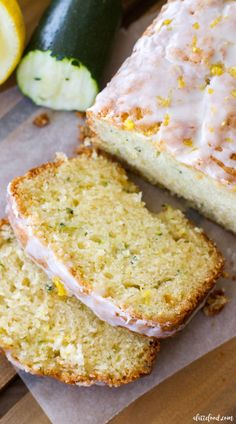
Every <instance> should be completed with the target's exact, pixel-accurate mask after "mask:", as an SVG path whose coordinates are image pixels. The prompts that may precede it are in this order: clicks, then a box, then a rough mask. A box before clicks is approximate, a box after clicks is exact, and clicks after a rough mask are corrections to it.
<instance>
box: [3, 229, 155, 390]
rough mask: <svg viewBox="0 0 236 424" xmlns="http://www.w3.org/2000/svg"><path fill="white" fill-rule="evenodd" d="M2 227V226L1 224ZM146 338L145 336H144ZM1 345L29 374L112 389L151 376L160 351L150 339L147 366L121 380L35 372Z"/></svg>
mask: <svg viewBox="0 0 236 424" xmlns="http://www.w3.org/2000/svg"><path fill="white" fill-rule="evenodd" d="M0 226H1V224H0ZM143 337H145V336H143ZM0 345H1V349H2V352H3V353H4V351H5V352H7V353H10V356H11V357H12V360H13V362H14V361H15V363H16V365H17V363H18V364H19V367H22V368H23V369H24V370H25V371H26V372H29V373H30V374H33V375H37V376H39V377H40V376H41V377H51V378H54V379H56V380H58V381H61V382H62V383H66V384H71V385H76V384H77V385H84V386H90V385H93V384H96V383H101V384H105V385H108V386H110V387H119V386H121V385H123V384H128V383H132V382H133V381H135V380H137V379H138V378H141V377H144V376H146V375H149V374H150V373H151V371H152V368H153V365H154V361H155V359H156V355H157V353H158V352H159V350H160V343H159V342H158V340H157V339H150V345H149V347H147V350H146V354H147V355H146V356H147V357H146V364H145V365H144V366H143V367H142V368H140V369H137V370H136V371H133V372H132V373H130V374H129V375H124V376H123V377H121V378H120V379H119V378H115V377H114V378H113V377H112V376H111V375H110V374H107V375H106V374H98V373H96V372H94V373H91V374H89V375H88V376H85V375H80V374H78V373H76V371H72V370H71V367H70V366H68V370H66V369H65V368H62V369H59V367H58V366H56V367H55V368H53V369H52V368H50V369H46V368H45V369H42V370H40V371H38V372H36V371H35V370H33V364H32V362H27V361H24V363H23V362H22V361H20V359H19V358H18V357H17V354H16V353H12V352H13V351H14V348H13V346H7V345H4V344H3V342H2V341H1V340H0Z"/></svg>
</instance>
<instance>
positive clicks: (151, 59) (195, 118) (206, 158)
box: [88, 0, 236, 232]
mask: <svg viewBox="0 0 236 424" xmlns="http://www.w3.org/2000/svg"><path fill="white" fill-rule="evenodd" d="M235 22H236V2H235V1H230V0H206V1H202V0H185V1H181V0H174V1H169V2H168V3H167V4H166V5H165V6H164V7H163V9H162V10H161V13H160V14H159V16H158V17H157V19H155V20H154V22H153V24H152V25H151V26H150V27H149V28H148V29H147V30H146V32H145V33H144V35H143V36H142V37H141V38H140V40H139V41H138V42H137V44H136V46H135V47H134V51H133V53H132V55H131V57H130V58H128V59H127V60H126V61H125V63H124V64H123V66H122V67H121V69H120V70H119V72H118V73H117V74H116V75H115V76H114V78H113V79H112V81H111V82H110V83H109V84H108V86H107V88H105V90H104V91H103V92H102V93H101V94H100V95H98V97H97V100H96V103H95V105H94V106H93V107H92V108H91V109H90V110H89V111H88V119H89V124H90V126H91V129H92V130H93V131H94V132H95V133H96V134H97V138H95V139H94V141H95V143H96V144H97V145H99V147H101V148H102V149H104V150H106V151H108V152H110V153H112V154H114V155H116V156H117V157H119V158H122V159H123V160H125V161H126V162H127V163H128V164H129V165H131V166H132V167H133V168H134V169H136V170H138V171H139V172H140V173H141V174H143V175H144V176H145V177H146V178H148V179H149V180H150V181H151V182H152V183H158V184H161V185H163V186H164V187H166V188H168V189H169V190H171V191H172V192H173V193H176V194H177V195H180V196H183V197H184V198H186V199H188V200H189V201H190V202H191V204H192V205H193V206H194V207H196V208H197V209H199V210H200V211H201V212H202V213H203V214H205V215H206V216H208V217H210V218H211V219H213V220H215V221H217V222H218V223H220V224H222V225H224V226H225V227H226V228H228V229H230V230H232V231H234V232H236V220H235V216H236V162H235V160H236V112H235V111H236V62H235V52H236V30H235V26H236V23H235Z"/></svg>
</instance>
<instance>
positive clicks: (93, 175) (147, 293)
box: [8, 152, 223, 337]
mask: <svg viewBox="0 0 236 424" xmlns="http://www.w3.org/2000/svg"><path fill="white" fill-rule="evenodd" d="M8 200H9V202H8V204H9V217H10V219H11V223H12V225H13V228H14V230H15V232H16V234H17V236H18V238H19V239H20V240H21V242H22V244H23V245H24V247H25V248H26V251H27V253H28V254H29V255H30V256H31V257H33V258H34V260H36V261H37V262H38V263H39V264H40V265H41V266H43V267H44V269H46V270H48V272H50V273H51V274H52V275H54V277H57V278H59V279H61V280H62V282H63V283H64V284H65V287H66V288H67V289H68V288H69V289H70V290H71V291H72V292H73V293H74V294H75V295H76V296H77V297H78V298H79V299H80V300H81V301H82V302H84V303H86V304H87V305H88V306H89V307H90V308H91V309H92V310H93V311H94V312H95V313H96V314H97V315H98V316H99V317H100V318H102V319H104V320H107V321H108V322H109V323H111V324H113V325H123V326H126V327H127V328H129V329H131V330H133V331H137V332H142V333H144V334H147V335H151V336H152V335H154V336H156V337H166V336H169V335H171V334H173V333H174V332H175V331H176V330H178V329H181V328H182V326H183V325H184V323H185V321H186V320H187V318H189V316H190V315H191V314H192V312H194V311H195V309H196V308H197V307H198V306H199V304H200V303H201V301H202V300H203V299H204V297H205V296H206V295H207V294H208V292H209V290H210V289H211V288H212V287H213V285H214V283H215V280H216V278H217V277H218V276H219V275H220V273H221V270H222V265H223V260H222V257H221V255H220V254H219V253H218V251H217V249H216V248H215V246H214V244H213V243H211V242H210V241H209V240H208V239H207V238H206V237H205V235H204V234H203V232H202V230H200V229H199V228H195V227H194V226H192V225H191V224H190V223H189V222H188V221H187V219H186V218H185V217H184V215H183V214H182V212H180V211H179V210H173V209H172V208H171V207H168V206H166V207H165V208H164V210H163V211H162V212H161V213H159V214H158V215H155V214H152V213H151V212H149V211H148V209H147V208H146V207H145V204H144V202H143V201H142V194H141V193H140V192H139V189H138V188H137V187H136V186H135V185H134V184H133V183H132V182H130V181H129V180H128V177H127V175H126V173H125V171H124V170H123V169H122V168H121V166H120V165H118V164H116V163H114V162H112V161H111V160H109V159H108V158H106V157H104V156H102V155H98V154H97V153H96V152H93V153H91V154H87V153H83V154H81V155H79V156H78V157H77V158H74V159H70V160H68V159H66V158H64V159H63V158H62V159H61V160H57V161H56V162H55V163H51V164H47V165H43V166H42V167H39V168H37V169H35V170H32V171H30V172H29V173H28V174H26V175H25V176H24V177H20V178H18V179H16V180H14V181H13V182H12V183H11V184H10V186H9V199H8Z"/></svg>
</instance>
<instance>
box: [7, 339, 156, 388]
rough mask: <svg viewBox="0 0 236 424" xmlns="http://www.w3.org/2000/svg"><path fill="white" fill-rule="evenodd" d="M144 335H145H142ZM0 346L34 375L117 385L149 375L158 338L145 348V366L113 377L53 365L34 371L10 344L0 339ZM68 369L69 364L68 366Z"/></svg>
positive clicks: (76, 382)
mask: <svg viewBox="0 0 236 424" xmlns="http://www.w3.org/2000/svg"><path fill="white" fill-rule="evenodd" d="M144 337H145V336H144ZM0 344H1V348H2V349H3V351H4V353H5V354H6V356H7V358H8V360H9V361H10V362H12V364H13V365H15V366H17V368H19V369H22V370H23V371H25V372H28V373H30V374H33V375H36V376H38V377H50V378H53V379H55V380H58V381H60V382H62V383H65V384H69V385H77V386H88V387H89V386H92V385H107V386H109V387H119V386H122V385H124V384H129V383H132V382H133V381H135V380H137V379H139V378H141V377H145V376H147V375H149V374H150V373H151V371H152V369H153V365H154V363H155V359H156V355H157V353H158V352H159V350H160V344H159V342H158V340H156V339H154V340H152V341H150V347H149V349H147V359H146V360H147V363H146V365H145V367H143V368H141V369H139V370H137V371H135V372H133V373H130V374H129V375H126V376H123V378H120V379H118V378H113V377H112V376H111V375H106V374H98V373H93V374H90V375H89V376H88V377H87V376H84V375H80V374H78V373H76V371H74V372H71V371H68V370H66V369H59V368H58V367H55V368H54V369H46V368H45V369H42V370H40V371H38V372H36V371H35V370H34V369H33V364H32V363H31V362H27V361H24V363H23V362H22V361H21V360H20V359H19V357H17V354H16V353H13V352H14V349H13V348H12V346H3V343H2V342H1V340H0ZM68 369H69V370H70V366H68Z"/></svg>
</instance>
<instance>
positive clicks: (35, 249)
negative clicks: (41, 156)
mask: <svg viewBox="0 0 236 424" xmlns="http://www.w3.org/2000/svg"><path fill="white" fill-rule="evenodd" d="M7 194H8V203H7V215H8V218H9V221H10V223H11V226H12V228H13V230H14V231H15V235H16V237H17V238H18V239H19V237H18V235H19V231H20V232H21V233H22V234H24V235H25V236H26V238H27V244H26V246H23V247H24V249H25V252H26V254H27V255H28V256H29V257H30V258H31V259H32V260H33V261H34V262H36V263H37V264H38V265H39V266H41V268H42V269H43V270H44V271H45V272H46V273H47V275H48V277H49V278H53V277H59V278H60V279H61V281H62V282H63V283H64V284H65V286H66V288H67V289H68V295H74V296H75V297H77V298H78V299H79V300H80V301H81V302H83V303H84V304H85V305H86V306H88V307H89V308H90V309H91V310H92V311H93V312H94V313H95V315H97V316H98V317H99V318H100V319H101V320H103V321H106V322H108V323H109V324H110V325H112V326H121V327H125V328H127V329H129V330H131V331H133V332H135V333H140V334H144V335H146V336H149V337H157V338H159V339H161V338H166V337H170V336H172V335H174V334H175V333H176V332H177V331H180V330H182V329H183V328H184V327H185V325H187V324H188V323H189V321H190V320H191V319H192V318H193V316H194V315H195V314H196V313H197V312H198V310H199V309H201V308H202V306H203V305H204V303H205V299H204V302H203V303H202V304H200V305H198V307H197V308H196V309H195V310H194V311H193V312H192V314H191V315H190V317H189V318H188V320H187V321H186V322H184V323H183V324H181V325H179V326H177V327H176V328H174V329H172V330H166V329H164V328H163V326H161V325H160V324H158V323H153V322H152V321H148V320H143V319H134V318H133V317H131V316H130V315H129V314H128V313H127V312H124V311H122V309H120V308H119V307H117V306H115V305H114V304H113V303H112V302H111V301H110V300H109V299H107V298H103V297H102V296H100V295H98V294H97V293H95V292H90V293H89V294H87V293H85V292H84V287H83V286H82V285H81V284H80V282H79V281H78V280H77V279H75V277H74V276H73V275H72V274H71V273H70V271H69V269H68V268H67V267H66V266H65V265H64V264H63V263H62V262H60V260H59V259H58V258H57V257H56V256H55V254H54V252H53V251H52V250H50V249H49V248H48V247H47V246H45V245H43V244H42V243H41V241H40V240H39V239H38V238H36V237H35V236H34V234H33V230H32V227H31V226H30V223H29V222H28V220H27V219H26V218H23V217H22V216H21V214H20V212H19V210H18V206H17V203H16V201H15V199H14V196H13V195H12V193H11V184H9V186H8V189H7ZM19 242H20V240H19ZM170 324H171V323H169V322H166V323H165V327H168V326H170Z"/></svg>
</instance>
